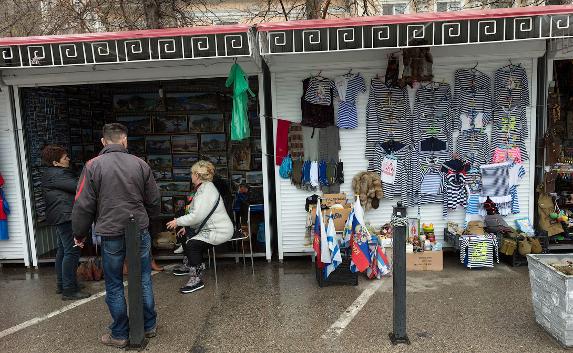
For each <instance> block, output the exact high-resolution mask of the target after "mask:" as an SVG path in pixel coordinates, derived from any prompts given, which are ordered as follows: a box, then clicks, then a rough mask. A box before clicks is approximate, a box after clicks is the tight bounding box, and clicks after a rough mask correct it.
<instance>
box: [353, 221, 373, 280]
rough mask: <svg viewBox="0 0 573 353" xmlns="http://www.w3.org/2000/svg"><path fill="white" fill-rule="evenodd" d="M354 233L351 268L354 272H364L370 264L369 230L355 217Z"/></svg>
mask: <svg viewBox="0 0 573 353" xmlns="http://www.w3.org/2000/svg"><path fill="white" fill-rule="evenodd" d="M353 229H354V234H353V235H352V238H351V240H350V249H351V251H352V255H351V259H352V263H351V269H352V271H353V272H364V271H365V270H366V269H367V268H368V267H369V266H370V249H369V248H368V239H367V237H368V231H367V230H366V228H364V227H363V226H362V225H361V224H359V223H358V220H357V219H356V218H355V219H354V222H353Z"/></svg>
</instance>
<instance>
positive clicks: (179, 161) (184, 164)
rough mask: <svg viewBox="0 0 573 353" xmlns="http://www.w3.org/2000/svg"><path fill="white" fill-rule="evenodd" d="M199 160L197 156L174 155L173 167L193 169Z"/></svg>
mask: <svg viewBox="0 0 573 353" xmlns="http://www.w3.org/2000/svg"><path fill="white" fill-rule="evenodd" d="M198 160H199V157H198V156H197V155H196V154H174V155H173V167H175V168H191V167H192V166H193V164H195V162H197V161H198Z"/></svg>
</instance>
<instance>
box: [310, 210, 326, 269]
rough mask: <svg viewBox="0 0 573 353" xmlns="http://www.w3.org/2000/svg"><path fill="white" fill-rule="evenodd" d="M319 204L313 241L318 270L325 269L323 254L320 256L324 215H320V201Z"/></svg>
mask: <svg viewBox="0 0 573 353" xmlns="http://www.w3.org/2000/svg"><path fill="white" fill-rule="evenodd" d="M318 202H319V204H318V205H317V206H316V215H315V218H314V229H313V235H314V239H313V241H312V248H313V249H314V253H315V254H316V266H317V267H318V268H323V266H324V264H323V263H322V261H321V260H320V259H321V254H320V225H321V223H322V215H321V213H320V201H318Z"/></svg>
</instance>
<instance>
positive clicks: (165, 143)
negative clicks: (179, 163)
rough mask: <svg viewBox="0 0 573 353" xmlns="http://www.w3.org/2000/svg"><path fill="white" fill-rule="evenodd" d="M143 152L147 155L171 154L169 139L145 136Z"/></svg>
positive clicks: (168, 137) (166, 137) (167, 137)
mask: <svg viewBox="0 0 573 353" xmlns="http://www.w3.org/2000/svg"><path fill="white" fill-rule="evenodd" d="M128 146H129V145H128ZM145 150H146V151H147V153H149V154H169V153H171V137H170V136H146V137H145Z"/></svg>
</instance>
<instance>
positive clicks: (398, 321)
mask: <svg viewBox="0 0 573 353" xmlns="http://www.w3.org/2000/svg"><path fill="white" fill-rule="evenodd" d="M393 215H394V216H395V217H398V218H406V207H403V206H402V203H401V202H398V204H397V205H396V207H394V212H393ZM392 252H393V255H392V267H393V274H392V279H393V284H394V287H393V290H392V294H393V297H394V307H393V310H392V319H393V331H392V332H391V333H390V341H392V344H395V345H396V344H400V343H405V344H410V340H409V339H408V334H407V333H406V225H398V226H396V225H394V226H393V229H392Z"/></svg>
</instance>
